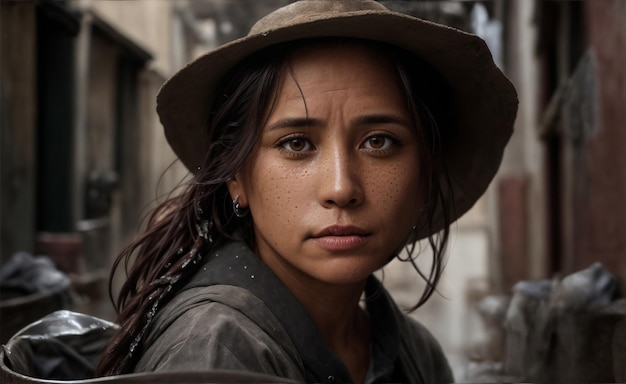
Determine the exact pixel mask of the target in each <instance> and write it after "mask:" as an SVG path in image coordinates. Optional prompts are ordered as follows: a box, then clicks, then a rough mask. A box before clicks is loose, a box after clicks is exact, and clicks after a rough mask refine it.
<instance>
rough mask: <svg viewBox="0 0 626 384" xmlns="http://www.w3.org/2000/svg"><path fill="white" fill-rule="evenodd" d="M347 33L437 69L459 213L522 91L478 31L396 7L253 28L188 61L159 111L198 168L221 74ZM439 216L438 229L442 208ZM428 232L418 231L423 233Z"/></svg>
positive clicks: (492, 162) (495, 156) (488, 175)
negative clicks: (293, 45)
mask: <svg viewBox="0 0 626 384" xmlns="http://www.w3.org/2000/svg"><path fill="white" fill-rule="evenodd" d="M319 37H345V38H356V39H365V40H372V41H378V42H383V43H387V44H390V45H394V46H397V47H400V48H403V49H405V50H406V51H409V52H412V53H413V54H415V55H417V56H419V57H420V58H421V59H423V60H424V61H426V62H428V63H429V64H430V65H431V66H432V67H433V68H435V69H436V70H437V71H438V72H439V73H440V74H441V76H442V77H443V78H444V79H445V80H446V81H447V83H448V84H449V86H450V89H451V92H452V94H453V95H452V97H453V100H454V102H455V106H454V107H455V109H456V113H457V121H458V128H457V133H456V136H455V139H454V142H453V143H452V144H451V145H450V147H449V148H448V149H447V150H446V152H445V154H444V157H445V161H446V162H447V165H448V168H449V171H450V182H451V188H452V193H453V196H454V201H451V202H448V203H453V204H454V207H455V213H454V217H452V220H453V221H454V220H456V219H457V218H458V217H460V216H461V215H462V214H464V213H465V212H466V211H467V210H469V209H470V208H471V207H472V206H473V205H474V203H475V202H476V201H477V200H478V198H479V197H480V196H481V195H482V194H483V193H484V192H485V190H486V189H487V187H488V185H489V183H490V182H491V180H492V179H493V177H494V175H495V174H496V172H497V170H498V168H499V166H500V163H501V160H502V155H503V151H504V148H505V146H506V143H507V142H508V140H509V138H510V136H511V134H512V132H513V124H514V121H515V116H516V113H517V104H518V100H517V94H516V92H515V88H514V87H513V85H512V84H511V82H510V81H509V80H508V79H507V78H506V76H504V74H503V73H502V72H501V71H500V70H499V69H498V68H497V66H496V65H495V64H494V62H493V59H492V56H491V53H490V51H489V49H488V48H487V46H486V44H485V42H484V41H483V40H482V39H480V38H479V37H477V36H475V35H472V34H469V33H466V32H463V31H459V30H457V29H454V28H450V27H447V26H444V25H440V24H436V23H432V22H429V21H425V20H421V19H417V18H414V17H411V16H408V15H403V14H399V13H396V12H390V11H357V12H348V13H345V14H341V15H339V16H333V17H324V16H320V17H318V18H315V17H310V18H309V19H308V20H304V21H301V22H295V23H293V24H292V25H290V26H287V27H283V28H277V29H274V30H268V31H263V32H260V33H257V34H252V35H248V36H246V37H243V38H241V39H238V40H234V41H232V42H230V43H228V44H225V45H223V46H221V47H219V48H217V49H215V50H213V51H211V52H209V53H207V54H205V55H203V56H201V57H199V58H198V59H196V60H195V61H193V62H191V63H189V64H188V65H187V66H185V67H184V68H183V69H181V70H180V71H179V72H178V73H176V74H175V75H174V76H173V77H172V78H170V79H169V80H168V81H167V82H166V83H165V84H164V85H163V87H162V88H161V90H160V92H159V94H158V97H157V111H158V113H159V116H160V119H161V123H162V124H163V126H164V129H165V136H166V138H167V140H168V142H169V143H170V145H171V147H172V149H173V150H174V152H175V153H176V154H177V155H178V157H179V158H180V159H181V161H182V162H183V163H184V164H185V166H186V167H187V168H188V169H189V170H190V171H191V172H192V173H195V172H197V169H199V167H200V166H201V164H202V161H203V160H204V155H205V153H206V148H207V144H208V140H209V138H208V133H207V123H208V119H209V112H210V111H209V110H210V106H211V105H212V102H213V98H214V94H215V92H216V88H217V86H218V85H219V83H220V81H221V79H222V78H223V76H225V75H226V73H227V72H228V71H229V70H230V69H232V68H233V67H234V66H235V65H236V64H238V63H239V62H241V61H242V60H243V59H245V58H246V57H247V56H249V55H251V54H253V53H255V52H257V51H259V50H261V49H263V48H266V47H270V46H273V45H276V44H280V43H286V42H292V41H297V40H302V39H310V38H319ZM438 219H439V220H438V222H436V223H433V224H434V226H433V228H431V231H432V232H436V231H438V230H440V229H441V228H442V227H443V225H444V223H443V217H442V215H439V217H438ZM427 235H428V233H421V234H419V236H418V237H419V238H423V237H425V236H427Z"/></svg>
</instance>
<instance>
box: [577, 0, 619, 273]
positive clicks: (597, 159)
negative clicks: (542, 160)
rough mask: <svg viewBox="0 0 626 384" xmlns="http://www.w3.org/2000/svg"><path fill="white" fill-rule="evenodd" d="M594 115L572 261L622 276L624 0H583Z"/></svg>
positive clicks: (582, 266) (585, 159) (588, 141)
mask: <svg viewBox="0 0 626 384" xmlns="http://www.w3.org/2000/svg"><path fill="white" fill-rule="evenodd" d="M585 12H586V15H587V18H586V21H587V33H588V34H587V36H588V43H589V46H590V47H591V49H592V52H593V54H594V58H595V71H594V73H595V79H596V92H597V94H596V97H597V110H596V111H597V119H596V124H595V128H594V129H593V131H592V132H590V134H589V137H588V139H587V142H586V144H585V149H586V151H585V157H584V159H583V160H582V161H583V164H584V165H585V169H584V171H585V172H586V180H585V181H586V183H584V184H581V187H580V188H582V189H584V190H583V191H582V192H581V197H580V198H579V200H578V202H577V207H576V211H579V212H580V215H579V217H578V226H577V236H576V246H575V248H576V250H577V251H576V253H575V255H574V261H573V263H572V264H573V265H574V266H575V268H585V267H587V266H589V265H590V264H591V263H592V262H593V261H601V262H602V263H603V264H604V265H605V267H607V268H608V269H609V270H610V271H611V272H613V273H616V274H618V275H619V276H620V278H621V279H622V282H624V281H625V279H626V257H625V256H626V198H625V197H626V152H625V151H624V148H626V1H624V0H605V1H586V2H585Z"/></svg>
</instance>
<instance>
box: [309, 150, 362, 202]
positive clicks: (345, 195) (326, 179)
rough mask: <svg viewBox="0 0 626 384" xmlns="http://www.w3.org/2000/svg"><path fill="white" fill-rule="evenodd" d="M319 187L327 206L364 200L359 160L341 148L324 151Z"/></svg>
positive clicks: (319, 192) (320, 197)
mask: <svg viewBox="0 0 626 384" xmlns="http://www.w3.org/2000/svg"><path fill="white" fill-rule="evenodd" d="M317 188H318V196H319V200H320V203H321V204H322V205H323V206H324V207H326V208H332V207H340V208H344V207H350V206H358V205H359V204H361V203H362V202H363V188H362V185H361V178H360V172H359V167H358V161H355V159H352V158H351V156H350V154H349V151H347V150H342V149H341V148H333V149H332V150H329V151H326V152H324V153H322V154H321V162H320V168H319V180H318V183H317Z"/></svg>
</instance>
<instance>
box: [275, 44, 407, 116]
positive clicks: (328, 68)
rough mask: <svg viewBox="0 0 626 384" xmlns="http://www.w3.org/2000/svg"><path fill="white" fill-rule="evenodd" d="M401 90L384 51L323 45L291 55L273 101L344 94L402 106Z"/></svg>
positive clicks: (365, 47)
mask: <svg viewBox="0 0 626 384" xmlns="http://www.w3.org/2000/svg"><path fill="white" fill-rule="evenodd" d="M402 89H403V87H402V85H401V81H400V78H399V76H398V73H397V70H396V68H395V66H394V64H393V63H392V61H391V60H390V59H389V58H388V57H387V51H385V50H384V49H381V48H380V47H377V46H372V45H369V44H367V43H365V42H360V41H344V40H339V41H323V42H314V43H310V44H306V45H303V46H300V47H297V48H295V49H294V50H293V51H291V53H290V54H289V55H288V57H287V60H286V65H285V67H284V73H283V75H282V76H281V80H280V82H279V84H277V97H278V102H279V103H280V101H281V100H282V101H285V100H286V99H287V100H289V99H298V100H300V101H302V100H303V99H309V98H311V97H316V96H319V95H322V94H327V93H329V92H333V93H334V92H345V93H349V95H346V96H352V97H365V98H373V99H381V98H385V97H387V98H389V99H388V100H387V101H389V102H391V101H392V100H393V102H398V103H401V104H402V105H404V104H405V103H404V101H403V99H404V97H403V94H404V92H403V91H402ZM359 90H363V92H359ZM392 94H393V97H391V95H392Z"/></svg>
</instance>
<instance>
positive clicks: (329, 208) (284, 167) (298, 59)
mask: <svg viewBox="0 0 626 384" xmlns="http://www.w3.org/2000/svg"><path fill="white" fill-rule="evenodd" d="M288 67H289V68H290V70H287V72H286V74H285V75H284V76H283V80H282V83H281V84H280V85H279V87H278V95H277V100H276V104H275V106H274V108H273V110H272V111H270V114H269V118H268V121H267V124H266V126H265V127H264V129H263V133H262V136H261V140H260V143H259V144H258V145H257V148H256V150H255V151H254V152H253V153H252V154H251V157H250V160H249V162H248V165H247V166H246V168H245V169H244V170H243V171H242V172H240V173H239V174H238V175H237V177H236V178H235V179H234V180H233V181H231V182H230V184H229V189H230V193H231V196H232V197H233V198H234V197H235V196H236V195H239V203H240V205H242V206H244V207H249V209H250V211H251V215H252V219H253V222H254V231H255V237H256V244H257V251H258V253H259V256H260V257H261V258H262V259H263V261H264V262H265V263H266V264H267V265H268V266H269V267H270V268H271V269H272V270H273V271H274V272H275V273H276V274H277V275H278V276H279V277H280V278H281V279H282V280H283V281H286V280H293V279H295V280H296V281H299V282H301V283H305V284H306V283H315V282H317V283H325V284H354V283H362V282H363V281H364V280H365V279H366V278H367V277H368V276H369V275H370V274H371V273H372V272H374V271H375V270H377V269H379V268H380V267H382V266H383V265H384V264H385V263H386V262H387V261H388V260H389V258H390V256H391V255H393V254H394V252H395V251H397V250H398V248H399V247H400V246H401V245H403V244H402V243H403V242H404V241H405V239H406V238H407V236H408V234H409V233H410V231H411V228H412V226H413V225H414V223H415V222H416V219H417V216H418V212H419V210H420V207H421V206H422V202H421V200H422V199H421V197H420V188H419V179H420V177H419V175H420V166H419V165H420V164H419V160H418V159H419V154H418V141H417V140H418V139H417V133H416V130H415V127H413V126H412V124H411V118H410V116H409V113H408V112H407V109H406V106H405V104H406V102H405V99H404V97H403V92H402V89H401V87H400V85H399V79H398V77H397V75H396V73H395V70H394V69H393V67H392V65H391V63H390V62H388V61H387V60H386V59H385V58H383V57H381V56H380V55H379V54H377V53H376V52H375V51H374V50H372V49H369V48H367V47H365V46H361V45H357V44H342V45H340V46H339V45H332V46H323V45H322V46H316V47H315V48H310V47H309V48H304V49H299V50H297V51H296V52H295V54H293V55H292V56H291V60H290V65H289V66H288Z"/></svg>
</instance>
